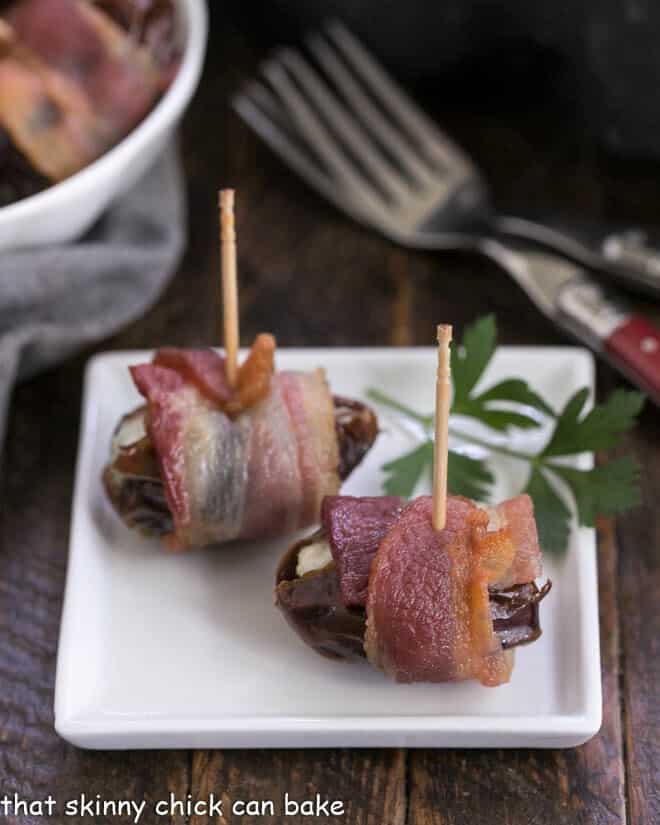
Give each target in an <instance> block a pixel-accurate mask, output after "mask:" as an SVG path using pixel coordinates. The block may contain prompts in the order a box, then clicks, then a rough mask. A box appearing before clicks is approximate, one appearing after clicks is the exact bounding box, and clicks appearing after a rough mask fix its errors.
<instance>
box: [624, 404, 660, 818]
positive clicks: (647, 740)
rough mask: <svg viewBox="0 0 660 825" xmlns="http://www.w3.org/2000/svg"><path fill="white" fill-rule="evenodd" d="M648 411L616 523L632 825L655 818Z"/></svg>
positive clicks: (658, 543) (654, 481)
mask: <svg viewBox="0 0 660 825" xmlns="http://www.w3.org/2000/svg"><path fill="white" fill-rule="evenodd" d="M657 415H658V414H657V410H656V409H653V408H650V409H647V410H646V412H645V414H644V416H643V422H642V427H641V428H640V430H639V432H638V433H636V434H635V435H634V436H633V437H631V438H630V439H628V441H627V444H626V446H627V447H628V448H629V449H632V451H633V452H634V453H635V454H636V456H637V459H638V460H639V462H640V463H641V465H642V467H643V472H642V492H643V499H644V503H643V506H642V507H641V508H640V509H639V510H636V511H635V512H633V513H630V514H629V515H627V516H626V517H625V518H622V519H621V520H620V522H619V530H618V537H619V543H620V546H621V553H620V557H619V576H620V582H621V583H620V594H621V595H620V604H621V616H622V623H621V635H622V642H623V663H624V672H623V691H624V702H625V717H624V719H625V742H626V753H627V771H628V798H629V814H630V816H629V821H630V823H631V825H650V823H655V822H660V791H659V790H658V788H659V784H658V779H659V776H660V767H659V766H660V689H659V688H658V685H659V684H660V645H659V641H658V640H659V639H660V611H659V609H658V605H660V555H659V553H658V548H659V547H660V517H659V515H658V490H659V489H660V431H658V425H657Z"/></svg>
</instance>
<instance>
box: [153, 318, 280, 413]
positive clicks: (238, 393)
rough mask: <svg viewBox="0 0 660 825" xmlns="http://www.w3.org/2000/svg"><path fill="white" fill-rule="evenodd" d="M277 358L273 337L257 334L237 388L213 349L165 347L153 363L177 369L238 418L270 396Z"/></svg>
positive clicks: (220, 406)
mask: <svg viewBox="0 0 660 825" xmlns="http://www.w3.org/2000/svg"><path fill="white" fill-rule="evenodd" d="M274 357H275V339H274V338H273V336H272V335H268V334H265V333H264V334H261V335H258V336H257V337H256V339H255V341H254V344H253V345H252V349H251V350H250V353H249V355H248V357H247V358H246V359H245V361H244V362H243V363H242V364H241V366H240V367H239V370H238V382H237V386H236V388H235V389H232V387H230V386H229V383H228V381H227V371H226V367H225V358H224V356H222V355H219V354H218V353H217V352H216V351H215V350H212V349H176V348H174V347H163V348H162V349H159V350H158V352H157V353H156V356H155V357H154V364H158V366H161V367H169V368H170V369H173V370H176V371H177V372H178V373H179V374H180V375H181V376H182V377H183V378H184V380H185V381H187V382H188V383H191V384H194V386H195V387H196V388H197V389H198V390H199V392H200V393H201V394H202V395H203V396H204V397H205V398H208V399H209V401H212V402H213V403H214V404H216V405H217V406H218V407H219V408H220V409H221V410H223V411H224V412H226V413H227V414H229V415H231V416H232V417H235V416H237V415H239V414H240V413H241V412H242V411H243V410H245V409H247V408H248V407H251V406H253V405H254V404H257V403H258V402H259V401H261V400H263V399H264V398H266V397H267V396H268V393H269V392H270V383H271V378H272V375H273V366H274Z"/></svg>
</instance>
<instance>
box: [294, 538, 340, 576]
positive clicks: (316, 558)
mask: <svg viewBox="0 0 660 825" xmlns="http://www.w3.org/2000/svg"><path fill="white" fill-rule="evenodd" d="M331 561H332V551H331V550H330V545H329V544H328V542H327V541H315V542H314V544H307V545H305V547H303V548H302V549H301V550H300V552H299V553H298V563H297V565H296V576H297V577H298V578H300V577H301V576H304V575H305V573H311V572H313V571H314V570H321V569H322V568H323V567H325V566H326V564H329V563H330V562H331Z"/></svg>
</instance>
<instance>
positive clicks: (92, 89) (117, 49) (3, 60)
mask: <svg viewBox="0 0 660 825" xmlns="http://www.w3.org/2000/svg"><path fill="white" fill-rule="evenodd" d="M206 15H207V13H206V6H205V3H204V0H11V1H10V2H6V0H5V1H4V2H2V0H0V249H3V248H16V247H20V246H28V245H29V246H35V245H39V244H46V243H58V242H64V241H68V240H71V239H73V238H75V237H76V236H78V235H79V234H81V233H82V232H83V231H84V230H85V229H86V228H87V227H88V226H89V225H91V224H92V223H93V221H94V220H95V219H96V218H97V217H98V215H99V214H100V213H101V212H102V211H103V210H104V209H105V208H106V207H107V206H108V204H109V203H110V202H111V201H112V200H113V199H114V198H115V197H116V196H117V195H118V194H120V193H121V192H122V191H124V190H125V189H126V188H127V187H128V186H130V185H131V184H132V183H133V182H134V181H135V180H137V179H138V177H139V176H140V175H141V174H142V173H143V172H144V171H145V170H146V169H147V168H148V166H149V165H151V164H152V163H153V162H154V160H155V158H156V157H157V156H158V154H159V153H160V152H161V151H162V149H163V148H164V146H165V143H166V142H167V140H168V138H169V137H170V135H171V133H172V131H173V129H174V128H175V126H176V124H177V122H178V120H179V119H180V117H181V115H182V114H183V111H184V109H185V108H186V106H187V104H188V102H189V100H190V98H191V97H192V94H193V92H194V90H195V88H196V85H197V81H198V79H199V75H200V72H201V67H202V61H203V56H204V50H205V44H206V31H207V18H206Z"/></svg>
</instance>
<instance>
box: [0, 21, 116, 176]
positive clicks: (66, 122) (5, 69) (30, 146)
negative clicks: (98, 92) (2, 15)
mask: <svg viewBox="0 0 660 825" xmlns="http://www.w3.org/2000/svg"><path fill="white" fill-rule="evenodd" d="M0 31H4V32H5V34H6V38H7V39H6V41H5V42H6V44H7V45H6V49H5V53H4V57H3V56H0V125H2V126H3V127H4V129H6V131H7V133H8V134H9V135H10V136H11V138H12V140H13V142H14V143H15V145H16V146H17V147H18V148H19V149H20V151H21V152H22V153H23V154H24V155H25V156H26V157H27V158H28V159H29V161H30V162H31V163H32V165H33V166H34V167H35V169H37V170H38V171H39V172H40V173H41V174H43V175H45V176H46V177H48V178H50V179H51V180H62V179H63V178H66V177H68V176H69V175H71V174H73V173H74V172H76V171H78V169H80V168H82V167H83V166H85V165H86V164H87V163H89V162H90V161H91V160H93V159H94V158H95V157H96V156H97V155H98V154H99V153H100V152H101V151H103V146H104V143H103V141H102V139H101V138H100V136H99V134H98V128H97V122H96V118H95V116H94V113H93V111H92V108H91V106H90V105H89V102H88V100H87V98H86V96H85V95H84V94H83V93H82V92H81V90H80V89H79V88H78V87H77V86H76V84H75V83H72V82H71V81H69V80H68V79H67V78H65V77H63V76H61V75H59V74H58V73H57V72H54V71H52V70H51V69H49V68H48V67H47V66H46V65H45V64H43V63H42V62H41V61H40V60H38V59H37V58H36V57H35V56H34V55H33V54H32V53H31V52H29V51H28V50H27V49H26V48H25V47H24V46H22V45H21V44H19V43H17V42H16V39H15V37H14V35H13V31H12V30H11V29H10V28H9V26H7V25H6V24H4V23H3V22H2V21H0Z"/></svg>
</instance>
